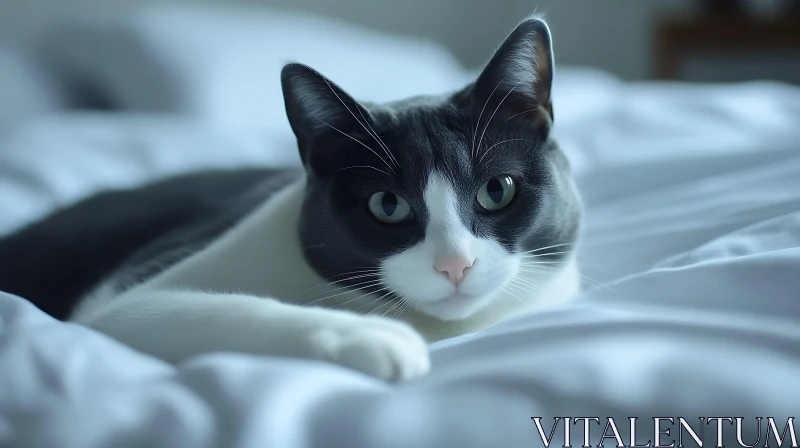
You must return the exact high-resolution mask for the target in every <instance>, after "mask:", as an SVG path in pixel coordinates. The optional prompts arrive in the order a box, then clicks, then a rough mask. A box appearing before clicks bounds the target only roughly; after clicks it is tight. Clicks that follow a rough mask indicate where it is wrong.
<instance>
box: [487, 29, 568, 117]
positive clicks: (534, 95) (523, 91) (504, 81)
mask: <svg viewBox="0 0 800 448" xmlns="http://www.w3.org/2000/svg"><path fill="white" fill-rule="evenodd" d="M553 70H554V67H553V46H552V41H551V37H550V29H549V28H548V26H547V24H546V23H545V22H544V21H543V20H542V19H539V18H529V19H526V20H524V21H523V22H522V23H520V24H519V25H517V27H516V28H515V29H514V31H512V32H511V34H510V35H509V36H508V37H507V38H506V40H505V42H503V44H502V45H501V46H500V48H499V49H498V50H497V51H496V52H495V54H494V56H493V57H492V59H491V60H490V61H489V63H488V64H487V65H486V68H484V70H483V72H482V73H481V75H480V76H479V77H478V80H477V81H476V82H475V90H474V93H475V95H476V104H477V107H479V108H480V107H481V106H484V104H485V105H486V106H484V107H485V108H487V109H488V108H489V107H490V106H491V107H492V108H491V109H489V111H493V110H495V108H498V107H502V108H503V109H504V110H507V111H509V112H510V113H511V114H515V115H516V114H518V116H519V117H521V118H523V119H524V118H529V119H531V120H535V119H537V118H539V117H541V116H542V115H544V116H546V117H547V118H548V120H549V121H552V120H553V119H554V116H553V105H552V102H551V99H550V91H551V88H552V85H553ZM501 102H502V104H501ZM484 112H485V111H484Z"/></svg>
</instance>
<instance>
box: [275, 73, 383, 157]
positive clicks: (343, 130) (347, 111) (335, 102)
mask: <svg viewBox="0 0 800 448" xmlns="http://www.w3.org/2000/svg"><path fill="white" fill-rule="evenodd" d="M281 88H282V89H283V99H284V103H285V106H286V116H287V117H288V118H289V124H290V125H291V127H292V131H294V134H295V136H296V137H297V141H298V146H299V150H300V158H301V159H302V161H303V164H304V165H305V166H307V167H308V166H310V165H311V164H312V160H311V158H312V157H311V154H310V151H311V149H312V148H313V147H314V146H315V145H314V143H315V142H316V141H319V140H320V139H321V138H323V137H325V136H328V135H331V133H337V134H339V135H342V134H349V133H350V130H351V129H353V128H354V126H359V122H358V121H357V119H356V118H355V117H359V118H363V119H364V120H367V117H369V115H368V113H367V111H366V110H365V109H364V108H363V107H362V106H360V105H359V104H358V102H356V101H355V100H354V99H353V98H352V97H351V96H350V95H348V94H347V93H346V92H345V91H344V90H342V89H341V88H340V87H339V86H337V85H336V84H334V83H333V81H331V80H329V79H328V78H326V77H324V76H323V75H322V74H320V73H319V72H317V71H316V70H314V69H312V68H311V67H309V66H307V65H303V64H297V63H291V64H287V65H286V66H284V67H283V70H282V71H281Z"/></svg>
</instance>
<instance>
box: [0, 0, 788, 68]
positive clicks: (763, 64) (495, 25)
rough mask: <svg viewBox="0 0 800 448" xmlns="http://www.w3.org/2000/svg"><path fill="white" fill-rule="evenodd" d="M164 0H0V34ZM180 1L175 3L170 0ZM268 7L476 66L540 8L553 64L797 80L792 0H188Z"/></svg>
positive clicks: (17, 36)
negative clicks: (416, 43)
mask: <svg viewBox="0 0 800 448" xmlns="http://www.w3.org/2000/svg"><path fill="white" fill-rule="evenodd" d="M168 2H169V0H160V1H158V0H2V1H0V40H5V41H9V40H24V39H27V38H29V37H30V36H32V35H35V34H36V33H38V32H39V31H40V30H41V29H42V28H43V27H46V26H48V25H49V24H50V23H52V22H53V21H54V20H57V19H59V18H62V17H63V16H65V15H67V14H71V13H74V12H76V11H79V10H82V9H88V10H97V9H113V8H115V7H120V6H129V5H131V4H135V3H136V4H139V3H168ZM172 2H173V3H174V2H180V0H173V1H172ZM184 3H192V4H201V3H208V4H234V3H242V4H250V5H267V6H274V7H280V8H287V9H292V10H300V11H308V12H312V13H315V14H320V15H325V16H329V17H335V18H340V19H344V20H347V21H350V22H353V23H356V24H360V25H364V26H367V27H370V28H374V29H377V30H380V31H384V32H389V33H393V34H400V35H409V36H418V37H423V38H426V39H431V40H434V41H436V42H439V43H441V44H443V45H445V46H446V47H447V48H448V49H450V50H451V51H452V52H453V54H454V55H455V56H456V57H457V58H458V60H459V61H461V63H462V64H464V65H465V66H466V67H467V68H475V67H478V66H480V65H481V64H482V63H484V62H485V61H486V60H487V58H488V57H489V56H490V54H491V52H492V50H493V49H494V47H495V46H496V45H497V44H499V42H501V40H502V39H503V37H504V36H505V35H506V33H508V32H509V30H510V29H511V28H512V27H513V26H514V25H515V24H516V23H517V22H518V21H519V20H520V19H521V18H522V17H524V16H526V15H527V14H529V13H531V12H532V11H539V12H542V13H545V14H546V16H547V18H548V19H549V23H550V25H551V27H552V31H553V33H554V35H555V46H556V55H557V61H558V62H559V63H561V64H567V65H581V66H591V67H596V68H600V69H602V70H605V71H607V72H610V73H612V74H615V75H617V76H619V77H621V78H623V79H625V80H643V79H652V78H661V79H682V80H688V81H723V82H724V81H740V80H748V79H774V80H781V81H786V82H793V83H798V82H800V25H799V24H800V20H798V14H796V13H793V12H792V11H796V10H798V8H797V4H798V3H800V2H797V1H795V0H750V1H734V0H647V1H636V0H604V1H602V2H594V1H578V0H537V1H532V0H403V1H397V0H193V1H188V0H186V1H184Z"/></svg>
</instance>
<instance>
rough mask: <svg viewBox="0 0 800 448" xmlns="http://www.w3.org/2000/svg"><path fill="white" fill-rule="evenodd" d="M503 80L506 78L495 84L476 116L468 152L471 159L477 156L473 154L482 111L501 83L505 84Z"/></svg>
mask: <svg viewBox="0 0 800 448" xmlns="http://www.w3.org/2000/svg"><path fill="white" fill-rule="evenodd" d="M505 80H506V78H505V77H503V79H501V80H500V82H498V83H497V85H496V86H495V87H494V90H492V93H490V94H489V97H488V98H486V102H485V103H483V107H482V108H481V112H480V114H478V122H477V123H475V130H474V131H473V132H472V149H471V150H470V155H471V156H472V157H473V158H474V157H475V156H476V155H477V153H476V152H475V137H477V136H478V128H479V127H480V125H481V117H483V111H484V109H486V106H488V105H489V101H491V100H492V97H493V96H494V92H496V91H497V89H499V88H500V86H501V85H503V82H505Z"/></svg>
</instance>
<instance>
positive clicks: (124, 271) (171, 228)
mask: <svg viewBox="0 0 800 448" xmlns="http://www.w3.org/2000/svg"><path fill="white" fill-rule="evenodd" d="M297 175H298V173H297V172H296V171H294V170H277V169H265V168H252V169H236V170H219V171H205V172H199V173H193V174H188V175H183V176H178V177H173V178H169V179H165V180H162V181H158V182H155V183H152V184H149V185H145V186H143V187H140V188H136V189H130V190H119V191H108V192H104V193H100V194H98V195H96V196H92V197H90V198H88V199H85V200H83V201H81V202H79V203H77V204H75V205H72V206H70V207H67V208H64V209H62V210H59V211H57V212H55V213H54V214H52V215H50V216H48V217H45V218H44V219H42V220H40V221H38V222H35V223H33V224H31V225H29V226H28V227H26V228H23V229H21V230H20V231H18V232H17V233H15V234H12V235H9V236H7V237H5V238H3V239H0V291H5V292H9V293H12V294H16V295H19V296H21V297H24V298H26V299H28V300H30V301H31V302H33V303H34V304H35V305H36V306H38V307H39V308H41V309H42V310H43V311H45V312H47V313H48V314H50V315H52V316H53V317H56V318H59V319H65V318H66V317H68V315H69V313H70V311H71V310H72V309H73V308H74V306H75V305H76V303H77V302H78V301H79V300H80V299H81V298H82V297H83V296H84V295H86V294H87V293H89V292H90V291H91V290H93V289H94V288H95V287H97V286H98V285H99V284H101V283H108V282H114V283H120V284H122V283H131V282H137V281H142V280H144V279H145V278H147V277H149V276H151V275H154V274H156V273H158V272H159V271H160V270H163V269H165V268H166V267H168V266H169V265H171V264H172V263H174V262H177V261H178V260H179V259H180V258H182V257H184V256H186V255H188V254H189V253H191V252H192V251H194V250H198V249H200V248H202V247H204V246H205V245H206V244H207V243H208V242H210V241H211V240H213V239H214V238H216V237H217V236H219V235H220V234H221V233H223V232H224V231H225V230H227V229H228V228H230V227H231V226H232V225H234V224H235V223H236V222H237V221H238V220H240V219H241V218H243V217H244V215H246V214H248V213H249V212H250V211H252V210H254V209H255V208H256V207H258V206H259V205H260V204H261V203H263V202H264V201H266V200H267V199H268V198H269V197H270V196H271V195H272V194H274V193H275V192H276V191H279V190H280V189H281V188H283V187H284V186H286V185H288V184H289V183H290V182H291V181H292V180H293V179H294V178H296V176H297Z"/></svg>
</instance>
